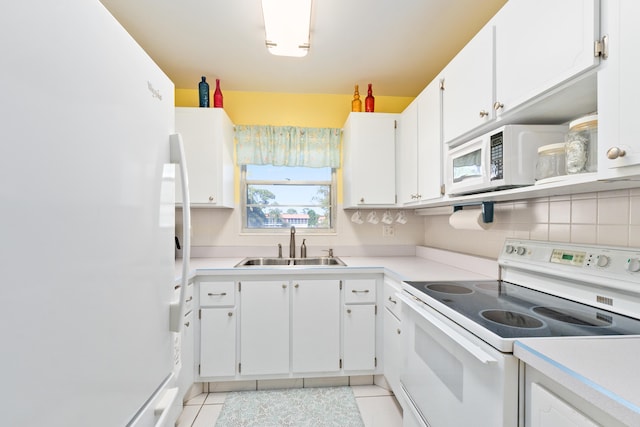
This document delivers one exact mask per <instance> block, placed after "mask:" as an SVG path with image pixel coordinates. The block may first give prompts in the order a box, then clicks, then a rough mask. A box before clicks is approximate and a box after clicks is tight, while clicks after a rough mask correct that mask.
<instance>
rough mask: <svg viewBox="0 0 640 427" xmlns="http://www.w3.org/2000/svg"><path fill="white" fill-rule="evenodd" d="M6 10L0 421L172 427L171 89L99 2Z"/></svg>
mask: <svg viewBox="0 0 640 427" xmlns="http://www.w3.org/2000/svg"><path fill="white" fill-rule="evenodd" d="M2 9H3V10H2V13H0V58H2V66H1V67H0V113H1V117H2V126H1V128H0V134H1V135H2V136H1V141H2V142H1V143H0V144H1V145H0V146H1V150H0V242H1V243H0V247H1V248H2V249H1V251H0V265H1V268H0V274H1V278H2V282H1V284H0V304H1V308H0V316H1V317H0V318H1V320H2V322H1V326H0V337H1V338H2V350H1V351H0V369H1V370H2V372H1V375H0V390H1V395H2V398H1V399H0V424H1V425H6V426H16V427H18V426H19V427H31V426H38V427H41V426H47V427H57V426H60V427H74V426H83V427H85V426H91V427H98V426H105V427H107V426H108V427H116V426H136V427H138V426H140V427H141V426H151V425H157V426H162V425H172V424H173V423H174V422H175V418H176V417H177V415H178V414H179V410H180V405H181V402H179V399H178V398H176V390H177V389H176V387H177V386H176V376H177V374H178V369H179V367H180V364H179V363H176V353H175V352H174V341H175V340H176V333H175V332H171V330H170V312H171V310H170V306H171V304H172V303H175V301H177V300H178V296H177V294H178V293H179V291H178V292H176V290H175V289H174V278H175V275H176V274H175V272H174V235H175V229H174V227H175V225H174V224H175V221H174V215H175V209H174V202H175V201H174V193H175V191H174V189H175V187H174V186H175V174H177V173H180V168H178V167H176V166H175V165H173V164H172V162H171V159H170V139H171V138H170V135H171V134H172V133H173V132H174V86H173V83H172V82H171V81H170V80H169V78H168V77H167V76H166V75H165V74H164V73H163V72H162V71H161V70H160V69H159V68H158V66H157V65H156V64H155V63H154V62H153V61H152V60H151V59H150V57H149V56H148V55H147V54H146V53H145V52H144V51H143V50H142V49H141V48H140V47H139V46H138V44H137V43H136V42H135V41H134V40H133V39H132V37H131V36H130V35H129V34H128V33H127V32H126V31H125V30H124V29H123V28H122V27H121V26H120V24H119V23H118V22H117V21H116V20H115V19H114V18H113V17H112V16H111V15H110V13H109V12H108V11H107V10H106V9H105V8H104V7H103V6H102V4H101V3H99V2H98V1H97V0H63V1H50V0H25V1H15V2H8V3H6V4H5V5H4V6H3V8H2ZM186 210H187V211H188V209H186ZM185 234H187V235H188V233H185ZM179 311H180V310H179V309H178V310H177V312H178V313H179ZM174 312H176V311H175V310H174ZM174 323H176V322H174ZM174 330H175V328H174Z"/></svg>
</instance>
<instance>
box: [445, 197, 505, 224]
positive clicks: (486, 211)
mask: <svg viewBox="0 0 640 427" xmlns="http://www.w3.org/2000/svg"><path fill="white" fill-rule="evenodd" d="M494 204H495V202H472V203H464V204H461V205H454V206H453V211H454V212H457V211H459V210H462V208H463V207H464V206H478V205H480V206H481V207H482V222H484V223H490V222H493V205H494Z"/></svg>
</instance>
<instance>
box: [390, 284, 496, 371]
mask: <svg viewBox="0 0 640 427" xmlns="http://www.w3.org/2000/svg"><path fill="white" fill-rule="evenodd" d="M396 297H398V298H399V299H400V300H401V301H402V302H404V303H405V304H406V305H407V306H408V307H409V308H411V309H412V310H413V311H414V312H415V313H416V314H418V315H419V316H421V317H423V318H424V319H425V320H427V321H428V322H429V323H431V324H432V325H433V326H435V327H436V328H437V329H439V330H440V331H441V332H442V333H443V334H445V335H447V336H448V337H449V338H451V339H452V340H453V341H455V343H456V344H458V345H459V346H460V347H462V348H463V349H465V350H466V351H467V352H468V353H469V354H471V355H472V356H473V357H475V358H476V359H478V360H479V361H480V362H482V363H485V364H487V363H496V362H497V360H496V359H495V358H494V357H491V356H490V355H489V354H488V353H487V352H485V351H484V350H482V349H481V348H480V347H478V346H477V345H475V344H473V343H472V342H470V341H469V340H468V339H466V338H465V337H463V336H462V335H460V334H459V333H458V332H456V331H455V330H453V329H452V328H451V327H449V326H448V325H446V324H445V323H444V322H442V321H440V320H439V319H437V318H436V317H435V316H433V315H432V314H431V313H429V312H427V311H426V310H425V309H423V308H422V307H420V305H419V304H418V303H417V302H415V301H412V300H411V299H410V298H408V297H406V296H405V295H403V294H400V293H396Z"/></svg>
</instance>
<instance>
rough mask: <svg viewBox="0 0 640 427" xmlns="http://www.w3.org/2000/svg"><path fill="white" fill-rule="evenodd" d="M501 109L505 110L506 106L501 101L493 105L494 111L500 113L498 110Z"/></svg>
mask: <svg viewBox="0 0 640 427" xmlns="http://www.w3.org/2000/svg"><path fill="white" fill-rule="evenodd" d="M501 108H504V104H503V103H502V102H500V101H496V102H495V103H494V104H493V109H494V110H496V111H498V110H499V109H501Z"/></svg>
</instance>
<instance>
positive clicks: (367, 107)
mask: <svg viewBox="0 0 640 427" xmlns="http://www.w3.org/2000/svg"><path fill="white" fill-rule="evenodd" d="M374 103H375V98H374V97H373V93H372V89H371V83H369V88H368V89H367V97H366V98H365V99H364V111H366V112H367V113H373V109H374Z"/></svg>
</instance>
